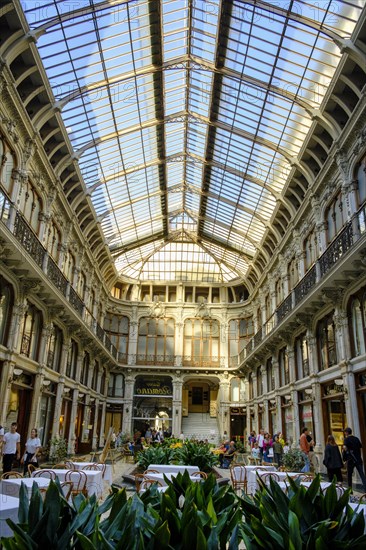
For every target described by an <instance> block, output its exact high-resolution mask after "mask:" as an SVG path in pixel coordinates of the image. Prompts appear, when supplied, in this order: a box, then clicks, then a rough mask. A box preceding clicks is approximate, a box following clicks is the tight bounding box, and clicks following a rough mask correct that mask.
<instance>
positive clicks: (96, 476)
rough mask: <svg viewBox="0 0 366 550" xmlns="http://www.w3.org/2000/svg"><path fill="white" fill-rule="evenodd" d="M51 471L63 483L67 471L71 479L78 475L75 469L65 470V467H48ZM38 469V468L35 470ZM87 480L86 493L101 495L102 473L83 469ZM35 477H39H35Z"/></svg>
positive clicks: (73, 479)
mask: <svg viewBox="0 0 366 550" xmlns="http://www.w3.org/2000/svg"><path fill="white" fill-rule="evenodd" d="M50 469H51V471H52V472H55V474H56V476H57V477H58V479H59V481H60V483H63V482H64V481H65V477H66V474H67V472H71V481H77V480H78V475H77V472H75V470H67V469H66V470H65V469H58V468H50ZM37 471H38V470H37ZM84 472H85V474H86V477H87V481H86V489H87V491H88V495H89V496H91V495H94V494H96V495H97V497H98V498H99V497H101V496H102V494H103V475H102V471H100V470H84ZM36 479H41V478H39V477H37V478H36Z"/></svg>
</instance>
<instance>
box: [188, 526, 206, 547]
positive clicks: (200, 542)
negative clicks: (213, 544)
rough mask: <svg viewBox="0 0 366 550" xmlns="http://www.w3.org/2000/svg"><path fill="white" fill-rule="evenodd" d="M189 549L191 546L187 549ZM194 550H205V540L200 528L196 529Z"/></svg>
mask: <svg viewBox="0 0 366 550" xmlns="http://www.w3.org/2000/svg"><path fill="white" fill-rule="evenodd" d="M187 548H189V549H190V548H191V546H189V547H187ZM196 550H207V540H206V537H205V535H204V534H203V531H202V529H201V528H200V527H198V528H197V542H196Z"/></svg>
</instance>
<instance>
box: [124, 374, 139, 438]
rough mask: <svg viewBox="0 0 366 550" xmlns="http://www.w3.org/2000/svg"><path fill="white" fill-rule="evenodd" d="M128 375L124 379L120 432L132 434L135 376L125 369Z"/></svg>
mask: <svg viewBox="0 0 366 550" xmlns="http://www.w3.org/2000/svg"><path fill="white" fill-rule="evenodd" d="M127 370H128V374H127V375H126V377H125V399H124V406H123V420H122V431H123V432H125V433H132V417H133V393H134V388H135V378H136V375H135V374H133V373H132V371H131V369H127Z"/></svg>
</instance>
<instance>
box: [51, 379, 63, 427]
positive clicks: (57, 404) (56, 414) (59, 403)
mask: <svg viewBox="0 0 366 550" xmlns="http://www.w3.org/2000/svg"><path fill="white" fill-rule="evenodd" d="M64 387H65V378H64V377H63V376H60V379H59V382H58V384H57V392H56V401H55V410H54V413H53V423H52V437H56V436H58V435H59V425H60V416H61V411H62V397H63V393H64Z"/></svg>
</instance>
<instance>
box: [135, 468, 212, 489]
mask: <svg viewBox="0 0 366 550" xmlns="http://www.w3.org/2000/svg"><path fill="white" fill-rule="evenodd" d="M197 471H198V470H196V472H197ZM176 476H177V473H176V472H165V473H159V474H150V473H147V474H145V476H144V477H145V478H146V479H152V480H154V481H158V482H159V483H161V485H162V486H163V487H166V486H167V485H168V484H167V482H166V479H168V480H169V481H171V479H172V477H176ZM189 477H190V479H191V481H201V479H202V478H201V477H199V476H189Z"/></svg>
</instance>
